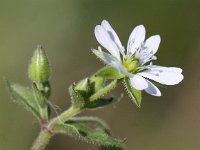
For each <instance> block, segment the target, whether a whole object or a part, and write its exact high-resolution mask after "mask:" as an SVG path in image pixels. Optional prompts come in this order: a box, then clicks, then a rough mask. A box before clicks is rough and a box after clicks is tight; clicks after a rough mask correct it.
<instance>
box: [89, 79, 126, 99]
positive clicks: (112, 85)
mask: <svg viewBox="0 0 200 150" xmlns="http://www.w3.org/2000/svg"><path fill="white" fill-rule="evenodd" d="M121 81H122V79H117V80H114V81H112V82H111V83H110V84H108V85H107V86H106V87H104V88H103V89H100V90H99V91H98V92H96V93H95V94H93V95H92V96H90V98H89V101H91V102H92V101H95V100H97V99H98V98H100V97H101V96H103V95H105V94H107V93H108V92H110V91H111V90H112V89H114V88H115V87H116V86H117V85H118V84H119V83H120V82H121Z"/></svg>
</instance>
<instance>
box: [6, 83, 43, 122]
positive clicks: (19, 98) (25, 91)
mask: <svg viewBox="0 0 200 150" xmlns="http://www.w3.org/2000/svg"><path fill="white" fill-rule="evenodd" d="M6 82H7V86H8V88H9V91H10V94H11V96H12V98H13V99H14V100H15V101H16V102H18V103H20V104H23V105H24V106H25V107H26V109H27V110H29V111H31V112H32V113H33V115H34V116H36V117H37V118H38V119H39V120H40V118H41V116H40V113H39V107H38V105H37V102H36V101H35V98H34V95H33V93H32V90H31V89H29V88H27V87H24V86H21V85H19V84H16V83H12V82H9V81H6Z"/></svg>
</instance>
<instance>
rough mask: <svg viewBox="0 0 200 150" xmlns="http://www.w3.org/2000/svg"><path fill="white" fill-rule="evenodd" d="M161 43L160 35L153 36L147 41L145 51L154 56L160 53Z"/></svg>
mask: <svg viewBox="0 0 200 150" xmlns="http://www.w3.org/2000/svg"><path fill="white" fill-rule="evenodd" d="M160 41H161V39H160V36H159V35H154V36H151V37H150V38H148V39H147V40H146V41H145V43H144V49H145V50H146V51H147V52H149V53H150V54H152V55H154V54H155V53H156V52H157V51H158V48H159V45H160Z"/></svg>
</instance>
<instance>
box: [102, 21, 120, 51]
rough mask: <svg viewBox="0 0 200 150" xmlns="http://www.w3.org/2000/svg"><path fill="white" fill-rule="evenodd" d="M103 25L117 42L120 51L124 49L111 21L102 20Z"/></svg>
mask: <svg viewBox="0 0 200 150" xmlns="http://www.w3.org/2000/svg"><path fill="white" fill-rule="evenodd" d="M101 26H102V27H104V29H105V30H106V31H107V32H108V34H109V35H110V38H111V39H112V40H113V41H114V42H115V44H116V46H117V47H118V48H119V51H121V50H122V49H123V46H122V44H121V41H120V40H119V37H118V35H117V33H116V32H115V31H114V30H113V28H112V27H111V25H110V24H109V22H108V21H106V20H103V21H102V22H101Z"/></svg>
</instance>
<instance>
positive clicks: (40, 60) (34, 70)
mask: <svg viewBox="0 0 200 150" xmlns="http://www.w3.org/2000/svg"><path fill="white" fill-rule="evenodd" d="M28 72H29V78H30V79H31V80H32V81H36V82H45V81H47V80H48V79H49V76H50V66H49V61H48V58H47V55H46V53H45V51H44V49H43V47H42V46H41V45H38V46H37V48H36V50H35V52H34V54H33V57H32V60H31V63H30V65H29V70H28Z"/></svg>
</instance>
